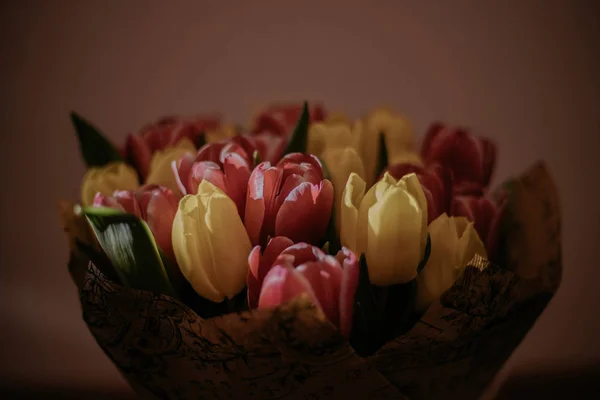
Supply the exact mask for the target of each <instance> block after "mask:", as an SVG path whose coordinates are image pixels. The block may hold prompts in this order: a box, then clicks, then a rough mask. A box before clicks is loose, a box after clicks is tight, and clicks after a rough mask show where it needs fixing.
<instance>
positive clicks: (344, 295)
mask: <svg viewBox="0 0 600 400" xmlns="http://www.w3.org/2000/svg"><path fill="white" fill-rule="evenodd" d="M341 252H343V254H344V256H345V257H344V260H343V262H342V267H343V274H342V281H341V284H340V300H339V318H340V319H339V321H340V322H339V328H340V332H341V334H342V336H344V337H349V336H350V331H351V330H352V319H353V316H354V296H355V294H356V290H357V288H358V279H359V268H358V259H357V257H356V255H355V254H354V253H352V252H351V251H350V250H349V249H347V248H342V250H341Z"/></svg>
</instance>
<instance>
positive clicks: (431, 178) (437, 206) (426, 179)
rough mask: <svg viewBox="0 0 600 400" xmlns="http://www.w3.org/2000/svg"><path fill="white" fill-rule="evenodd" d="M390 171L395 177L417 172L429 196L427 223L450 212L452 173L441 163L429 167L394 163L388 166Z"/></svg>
mask: <svg viewBox="0 0 600 400" xmlns="http://www.w3.org/2000/svg"><path fill="white" fill-rule="evenodd" d="M388 172H389V174H390V175H391V176H393V177H394V178H395V179H400V178H402V177H403V176H404V175H408V174H410V173H415V174H416V175H417V178H419V182H420V183H421V187H422V188H423V193H425V197H426V198H427V217H428V220H427V223H428V224H430V223H431V222H432V221H433V220H434V219H436V218H437V217H439V216H440V215H441V214H442V213H448V214H450V212H451V209H452V194H453V191H452V174H451V173H450V171H448V170H447V169H446V168H443V167H442V166H440V165H439V164H435V165H431V166H429V167H428V168H423V167H419V166H416V165H414V164H407V163H403V164H393V165H390V167H389V168H388Z"/></svg>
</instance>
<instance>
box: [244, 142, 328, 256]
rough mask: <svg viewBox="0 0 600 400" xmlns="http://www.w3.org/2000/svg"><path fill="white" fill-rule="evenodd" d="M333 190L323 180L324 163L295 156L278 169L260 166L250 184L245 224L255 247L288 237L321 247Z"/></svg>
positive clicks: (253, 173) (299, 155)
mask: <svg viewBox="0 0 600 400" xmlns="http://www.w3.org/2000/svg"><path fill="white" fill-rule="evenodd" d="M333 196H334V195H333V186H332V184H331V182H330V181H329V180H327V179H323V171H322V169H321V164H320V162H319V161H318V160H317V159H316V158H315V157H314V156H310V155H303V154H299V153H295V154H294V153H292V154H288V155H286V156H285V157H284V158H283V159H281V160H280V161H279V163H278V164H277V165H276V166H274V167H273V166H271V164H270V163H268V162H263V163H261V164H259V165H258V166H257V167H256V168H254V170H253V171H252V175H250V180H249V181H248V194H247V197H246V211H245V214H244V223H245V225H246V229H247V230H248V234H249V235H250V239H251V241H252V244H254V245H257V244H263V245H264V244H265V242H266V240H267V237H269V236H271V237H274V236H286V237H288V238H290V239H291V240H293V241H294V242H308V243H310V244H318V242H319V241H320V240H321V238H322V237H323V234H324V233H325V230H326V228H327V225H328V223H329V219H330V217H331V208H332V205H333Z"/></svg>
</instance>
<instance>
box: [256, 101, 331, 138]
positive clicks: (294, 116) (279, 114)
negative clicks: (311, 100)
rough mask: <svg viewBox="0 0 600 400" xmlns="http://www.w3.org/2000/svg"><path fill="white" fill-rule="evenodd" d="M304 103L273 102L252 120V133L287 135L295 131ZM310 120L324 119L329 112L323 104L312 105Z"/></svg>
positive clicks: (318, 120)
mask: <svg viewBox="0 0 600 400" xmlns="http://www.w3.org/2000/svg"><path fill="white" fill-rule="evenodd" d="M301 113H302V104H273V105H270V106H268V107H266V108H265V109H264V110H262V111H261V112H260V113H259V114H258V115H257V116H256V118H255V119H254V121H253V122H252V127H251V130H250V132H251V134H252V135H257V134H261V133H270V134H273V135H275V136H283V137H287V136H289V135H290V133H291V132H292V131H293V129H294V127H295V126H296V123H297V122H298V119H299V118H300V115H301ZM309 113H310V122H320V121H324V120H325V118H326V117H327V112H326V111H325V108H324V107H323V106H322V105H321V104H315V105H312V106H310V109H309Z"/></svg>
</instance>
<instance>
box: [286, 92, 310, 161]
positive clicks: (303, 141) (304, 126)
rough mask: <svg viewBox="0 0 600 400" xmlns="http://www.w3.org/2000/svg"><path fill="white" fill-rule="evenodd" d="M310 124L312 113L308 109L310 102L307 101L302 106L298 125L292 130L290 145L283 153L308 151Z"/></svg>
mask: <svg viewBox="0 0 600 400" xmlns="http://www.w3.org/2000/svg"><path fill="white" fill-rule="evenodd" d="M309 125H310V113H309V111H308V102H306V101H305V102H304V105H303V106H302V113H301V114H300V118H298V122H297V123H296V127H295V128H294V131H293V132H292V136H291V138H290V142H289V143H288V146H287V148H286V149H285V152H284V153H283V154H289V153H302V154H304V153H306V149H307V147H308V128H309Z"/></svg>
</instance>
